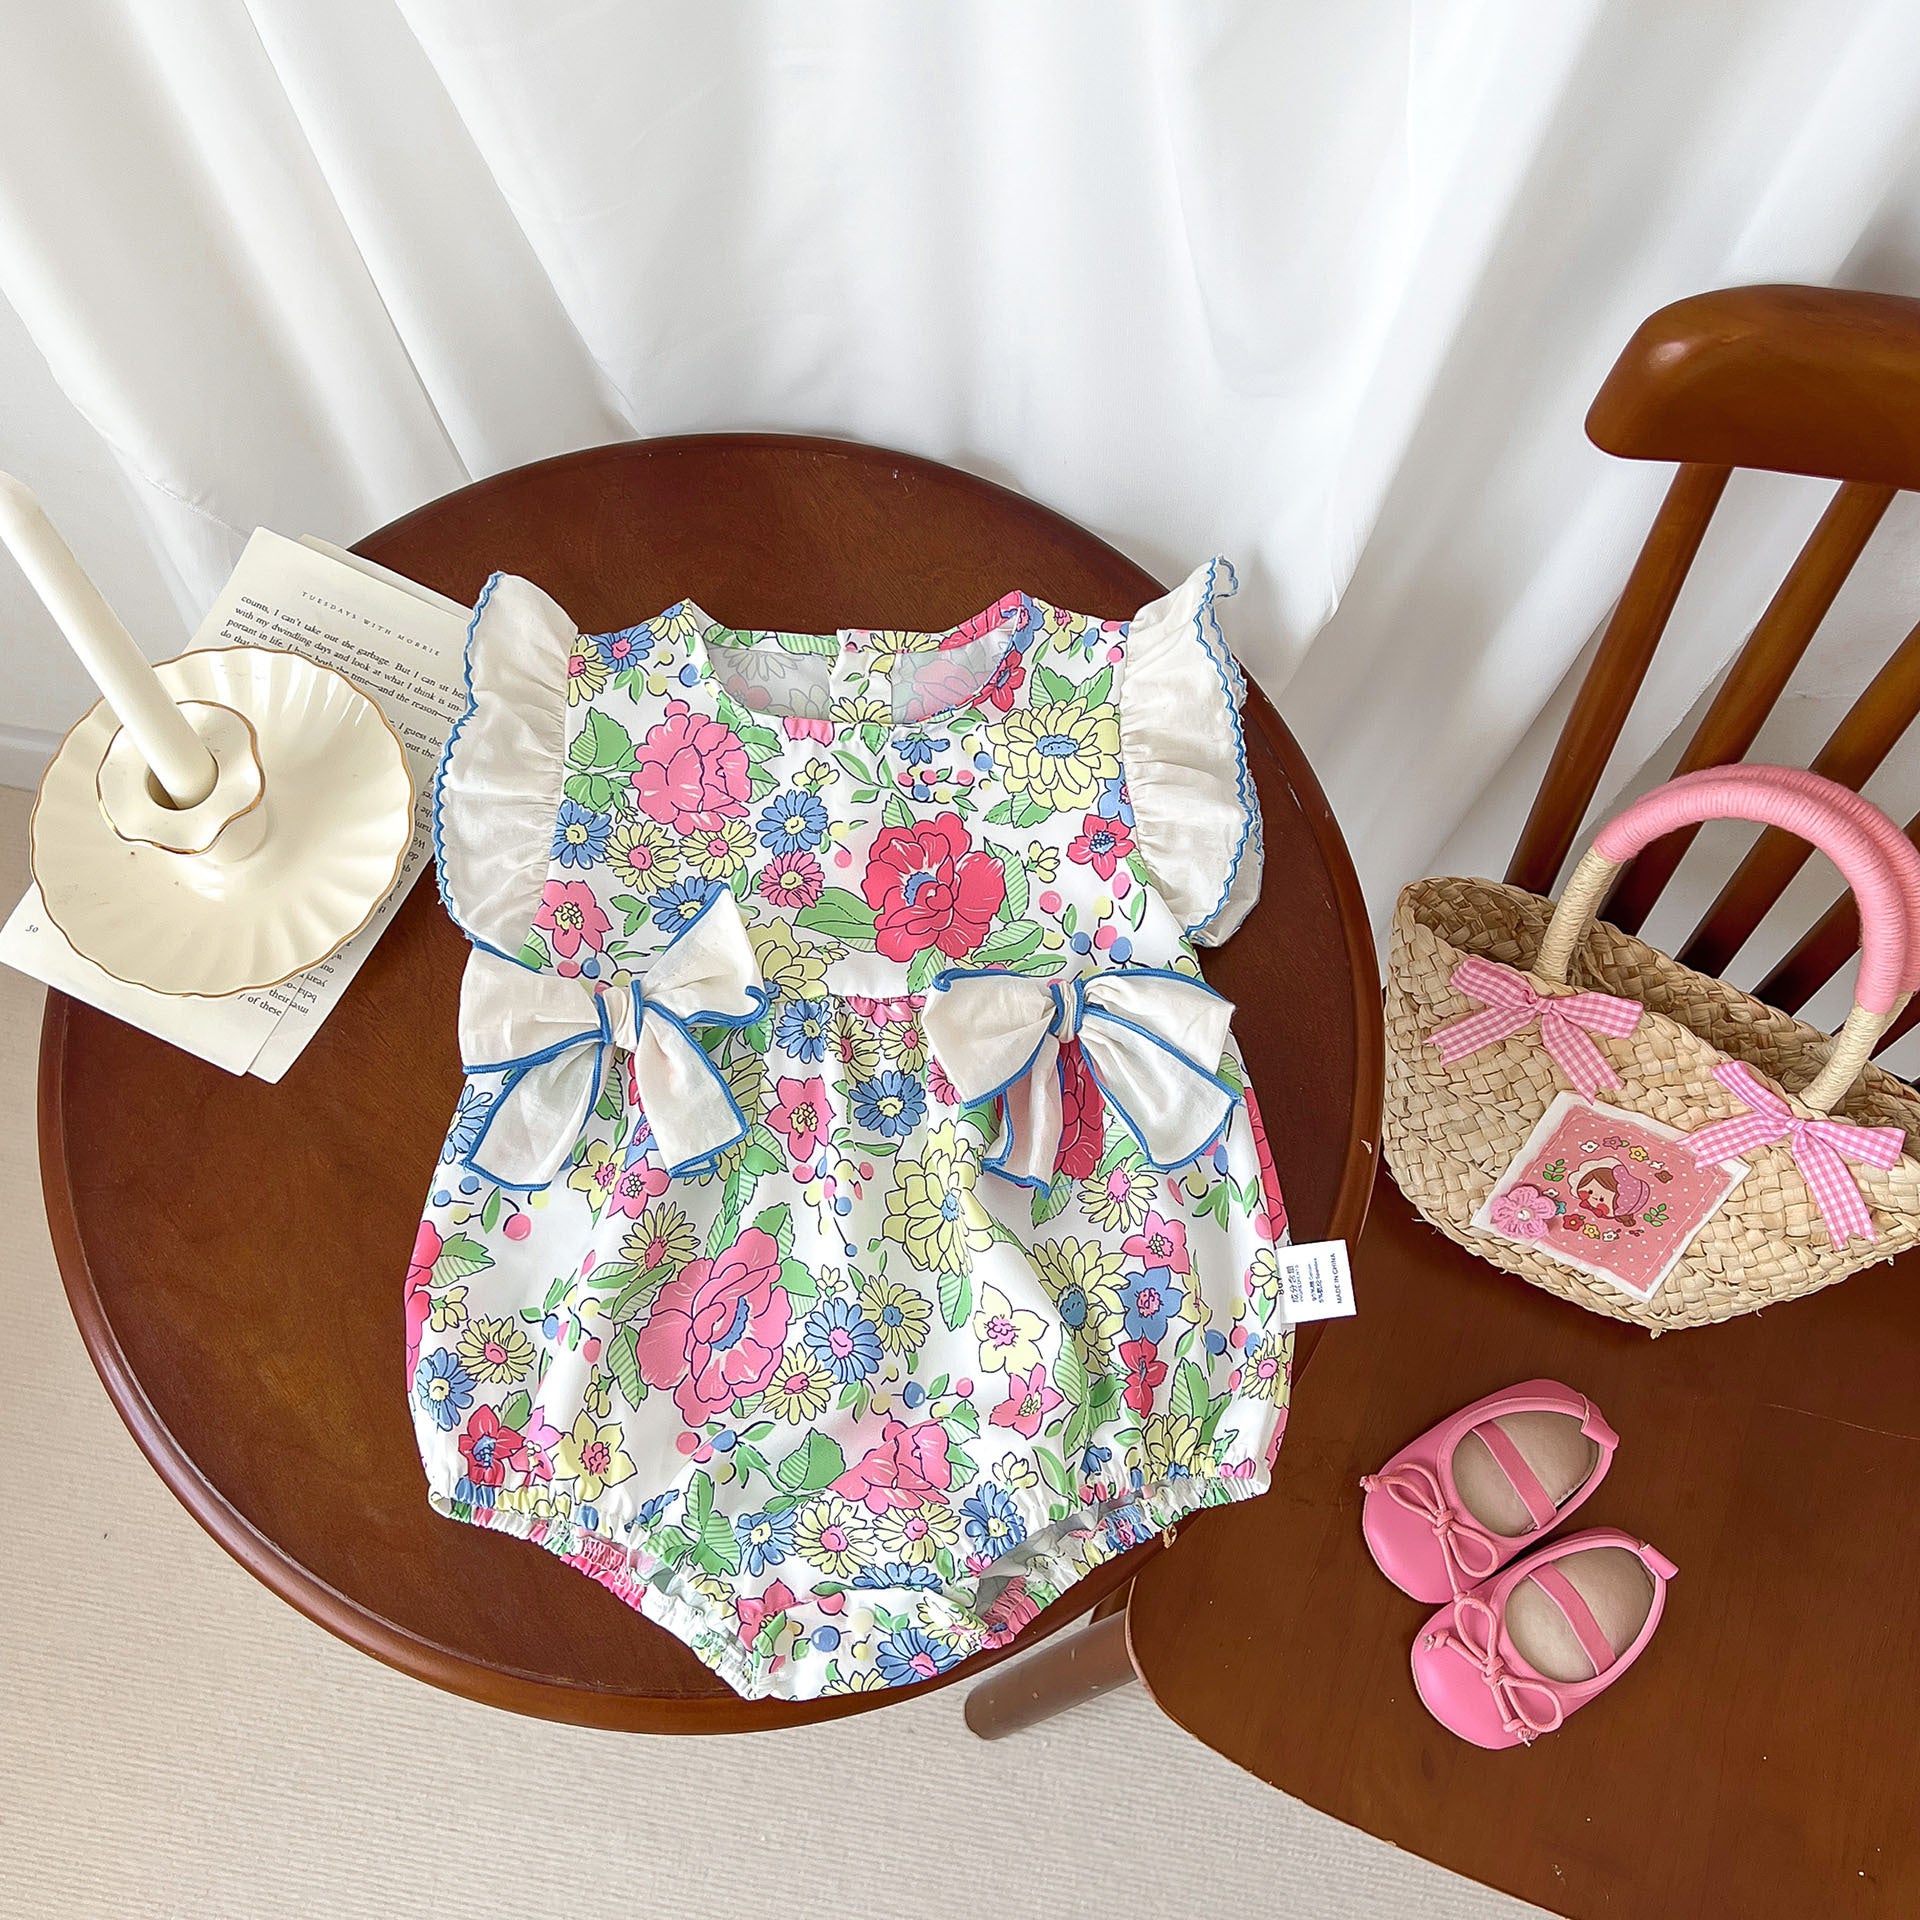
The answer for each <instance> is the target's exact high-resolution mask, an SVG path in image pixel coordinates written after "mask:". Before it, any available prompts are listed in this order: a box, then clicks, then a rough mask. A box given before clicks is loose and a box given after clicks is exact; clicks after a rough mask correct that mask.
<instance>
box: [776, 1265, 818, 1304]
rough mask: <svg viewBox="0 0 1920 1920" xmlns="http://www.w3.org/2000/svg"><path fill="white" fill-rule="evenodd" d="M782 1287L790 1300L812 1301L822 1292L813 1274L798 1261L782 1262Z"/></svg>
mask: <svg viewBox="0 0 1920 1920" xmlns="http://www.w3.org/2000/svg"><path fill="white" fill-rule="evenodd" d="M780 1285H781V1288H782V1290H783V1291H784V1292H785V1294H786V1296H787V1298H788V1299H789V1300H812V1299H815V1298H817V1297H818V1295H819V1292H820V1288H819V1285H818V1283H817V1282H816V1281H815V1280H814V1277H813V1275H812V1273H811V1272H810V1271H809V1270H808V1269H807V1268H805V1267H803V1266H802V1265H801V1264H800V1262H799V1261H798V1260H782V1261H781V1262H780Z"/></svg>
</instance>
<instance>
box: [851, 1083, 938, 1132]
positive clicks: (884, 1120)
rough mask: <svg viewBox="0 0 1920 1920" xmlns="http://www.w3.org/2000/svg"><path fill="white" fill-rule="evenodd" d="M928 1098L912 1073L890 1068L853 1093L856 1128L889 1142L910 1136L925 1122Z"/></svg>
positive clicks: (858, 1087) (856, 1088)
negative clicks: (880, 1134) (864, 1129)
mask: <svg viewBox="0 0 1920 1920" xmlns="http://www.w3.org/2000/svg"><path fill="white" fill-rule="evenodd" d="M926 1112H927V1096H926V1095H925V1093H923V1092H922V1091H921V1088H920V1082H919V1081H918V1080H916V1079H915V1078H914V1077H913V1076H912V1074H910V1073H900V1072H897V1071H895V1070H894V1069H893V1068H888V1069H887V1071H886V1072H884V1073H876V1074H875V1075H874V1076H873V1078H872V1079H871V1080H863V1081H861V1082H860V1084H859V1085H858V1086H857V1087H855V1088H854V1090H853V1120H854V1125H855V1126H860V1127H866V1128H868V1129H870V1130H871V1131H872V1132H874V1133H882V1134H885V1135H886V1136H887V1138H888V1139H890V1140H897V1139H899V1138H900V1136H901V1135H902V1134H907V1133H911V1132H912V1131H913V1130H914V1128H915V1127H917V1126H918V1125H919V1124H920V1122H921V1121H922V1120H923V1119H925V1118H926Z"/></svg>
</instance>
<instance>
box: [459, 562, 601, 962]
mask: <svg viewBox="0 0 1920 1920" xmlns="http://www.w3.org/2000/svg"><path fill="white" fill-rule="evenodd" d="M576 637H577V632H576V629H575V627H574V624H573V622H572V621H571V620H569V619H568V618H567V616H566V614H565V613H564V612H563V611H562V610H561V609H560V608H559V607H558V606H557V605H555V603H554V602H553V601H552V600H551V599H550V598H549V597H548V596H547V595H546V594H544V593H542V592H541V591H540V589H539V588H538V587H536V586H535V585H533V583H532V582H531V581H528V580H522V579H520V578H519V577H518V576H517V575H515V574H511V573H496V574H495V575H494V576H493V578H492V579H491V580H489V581H488V582H487V585H486V590H485V591H484V592H483V593H482V594H481V596H480V598H479V599H478V601H476V602H475V603H474V609H473V620H472V623H471V624H470V625H469V626H468V628H467V657H466V676H467V708H466V711H465V712H464V713H463V714H462V715H461V716H460V718H459V720H458V721H457V722H455V724H454V729H453V732H452V734H451V735H450V736H449V737H448V740H447V745H446V751H445V752H444V753H443V754H442V755H441V758H440V773H439V777H438V779H437V781H436V783H435V786H434V796H433V850H434V863H435V867H436V870H437V873H438V876H439V881H440V897H441V899H442V900H444V901H445V902H446V907H447V911H448V913H450V914H451V915H452V916H453V919H454V924H455V925H456V926H458V927H459V928H460V930H461V932H463V933H464V934H465V935H466V936H467V938H468V939H469V940H472V941H473V942H474V943H475V944H476V945H478V946H481V947H485V948H487V949H489V950H490V951H492V952H494V953H497V954H500V955H501V956H503V957H504V958H506V959H509V960H512V959H516V958H517V957H518V956H519V953H520V948H521V946H522V944H523V943H524V941H525V940H526V937H527V933H528V931H529V930H530V929H531V927H532V925H533V917H534V915H535V914H536V913H537V912H538V911H539V910H540V898H541V894H542V893H543V891H544V890H545V887H546V881H547V871H548V863H549V860H550V858H551V855H552V847H553V829H554V821H555V819H556V817H557V816H558V814H559V811H560V786H561V782H562V781H563V780H564V779H565V778H566V759H565V755H566V743H567V659H568V656H569V654H570V653H571V652H572V650H573V643H574V640H575V639H576Z"/></svg>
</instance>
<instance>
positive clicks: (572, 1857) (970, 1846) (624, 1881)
mask: <svg viewBox="0 0 1920 1920" xmlns="http://www.w3.org/2000/svg"><path fill="white" fill-rule="evenodd" d="M26 812H27V796H25V795H24V794H18V793H14V792H11V791H7V790H0V895H3V896H4V901H5V902H6V903H9V904H10V903H11V902H12V900H13V899H14V898H15V896H16V895H17V894H18V892H19V890H20V888H21V886H22V884H23V882H24V875H25V857H24V834H25V825H26ZM39 1010H40V992H39V989H38V988H37V987H35V986H34V985H33V984H32V983H31V982H29V981H26V980H23V979H22V978H21V977H20V976H19V975H17V974H13V973H9V972H6V971H5V970H4V969H0V1116H4V1118H0V1209H3V1210H4V1211H3V1212H0V1217H3V1218H5V1219H6V1220H7V1221H8V1222H9V1223H10V1224H9V1226H8V1227H7V1229H6V1230H5V1231H4V1232H3V1233H0V1314H4V1321H3V1322H0V1324H4V1326H5V1329H6V1347H7V1356H6V1363H5V1375H4V1377H5V1382H6V1385H5V1389H4V1391H0V1459H3V1460H4V1461H5V1462H6V1463H7V1471H8V1474H9V1476H10V1477H11V1479H12V1480H13V1483H14V1484H15V1485H16V1486H24V1485H40V1486H44V1487H46V1488H47V1489H48V1490H49V1494H50V1499H49V1502H48V1504H46V1505H45V1506H42V1507H40V1508H39V1509H38V1510H36V1511H32V1512H27V1513H22V1514H20V1515H18V1516H17V1519H16V1530H15V1534H14V1540H13V1545H12V1547H11V1548H10V1549H9V1550H8V1551H7V1552H6V1553H5V1554H4V1555H0V1914H4V1915H5V1916H6V1917H7V1920H14V1917H15V1916H19V1920H91V1917H92V1916H101V1920H107V1917H108V1916H111V1920H144V1916H150V1915H166V1916H170V1917H171V1916H179V1920H223V1917H224V1916H229V1915H231V1916H236V1920H238V1917H240V1916H244V1917H245V1920H255V1917H256V1916H265V1915H272V1916H276V1920H278V1917H280V1916H304V1915H314V1916H325V1920H359V1916H367V1920H403V1916H412V1915H421V1916H434V1917H435V1920H464V1917H465V1916H476V1917H477V1916H483V1915H484V1916H492V1915H510V1916H513V1920H536V1917H539V1920H560V1917H561V1916H565V1915H572V1914H580V1913H595V1914H600V1913H605V1914H634V1915H646V1916H649V1920H651V1916H654V1915H660V1916H671V1917H672V1920H680V1917H681V1916H688V1917H690V1920H691V1917H693V1916H703V1915H709V1914H711V1915H715V1916H726V1920H761V1917H762V1916H766V1917H767V1920H772V1917H773V1916H781V1917H782V1920H812V1916H824V1915H845V1916H850V1917H852V1920H866V1916H881V1915H888V1916H892V1915H901V1914H908V1915H914V1914H925V1915H932V1916H938V1917H939V1920H964V1917H965V1916H969V1915H976V1914H991V1915H1000V1916H1026V1915H1035V1916H1046V1917H1047V1920H1069V1917H1071V1920H1077V1916H1081V1915H1089V1916H1091V1915H1125V1914H1140V1913H1148V1914H1163V1915H1167V1916H1171V1917H1176V1920H1188V1917H1189V1916H1210V1915H1214V1914H1229V1913H1231V1914H1233V1915H1236V1916H1242V1917H1244V1920H1255V1917H1256V1916H1263V1915H1285V1916H1288V1920H1313V1917H1314V1916H1319V1915H1327V1916H1334V1915H1338V1916H1341V1920H1355V1917H1356V1916H1370V1915H1383V1916H1384V1915H1393V1916H1419V1920H1455V1917H1459V1920H1466V1917H1467V1916H1475V1917H1476V1920H1479V1917H1483V1916H1495V1915H1521V1914H1525V1913H1529V1912H1532V1911H1533V1909H1531V1908H1526V1907H1523V1906H1521V1905H1519V1904H1518V1903H1517V1902H1514V1901H1509V1900H1506V1899H1504V1898H1501V1897H1499V1896H1496V1895H1493V1894H1489V1893H1487V1892H1485V1891H1484V1890H1482V1889H1480V1888H1478V1887H1476V1886H1474V1885H1472V1884H1471V1883H1470V1882H1468V1881H1464V1880H1460V1879H1457V1878H1455V1877H1454V1876H1453V1875H1451V1874H1447V1873H1443V1872H1441V1871H1440V1870H1438V1869H1437V1868H1434V1867H1430V1866H1428V1865H1427V1864H1426V1863H1425V1862H1423V1861H1419V1860H1414V1859H1411V1858H1409V1857H1407V1856H1405V1855H1403V1854H1400V1853H1397V1852H1395V1851H1394V1849H1392V1848H1391V1847H1387V1846H1384V1845H1382V1844H1381V1843H1379V1842H1378V1841H1375V1840H1372V1839H1369V1838H1368V1837H1366V1836H1365V1835H1362V1834H1359V1833H1355V1832H1353V1831H1351V1830H1350V1829H1348V1828H1346V1827H1343V1826H1341V1825H1339V1824H1338V1823H1337V1822H1335V1821H1332V1820H1329V1819H1327V1818H1325V1817H1324V1816H1323V1815H1321V1814H1318V1813H1315V1812H1313V1811H1311V1810H1310V1809H1309V1808H1306V1807H1304V1806H1301V1805H1299V1804H1298V1803H1297V1802H1295V1801H1292V1800H1289V1799H1287V1798H1286V1797H1285V1796H1284V1795H1281V1794H1278V1793H1274V1792H1273V1791H1271V1790H1270V1789H1269V1788H1267V1787H1266V1786H1264V1785H1262V1784H1261V1783H1260V1782H1258V1781H1256V1780H1254V1779H1252V1778H1251V1777H1250V1776H1248V1775H1245V1774H1243V1773H1241V1772H1239V1771H1238V1769H1236V1768H1234V1767H1232V1766H1230V1765H1228V1764H1227V1763H1226V1762H1225V1761H1223V1760H1221V1759H1218V1758H1217V1757H1216V1756H1215V1755H1213V1754H1211V1753H1209V1752H1208V1751H1207V1750H1206V1749H1205V1748H1203V1747H1201V1746H1199V1745H1198V1744H1197V1743H1195V1742H1194V1741H1192V1740H1189V1739H1188V1738H1187V1737H1186V1735H1184V1734H1183V1733H1181V1732H1179V1731H1178V1730H1177V1729H1176V1728H1175V1727H1174V1726H1173V1725H1172V1724H1171V1723H1170V1722H1168V1721H1166V1720H1164V1719H1163V1718H1161V1716H1160V1715H1159V1714H1158V1713H1157V1712H1156V1711H1155V1709H1154V1708H1153V1707H1152V1706H1151V1705H1150V1704H1149V1703H1148V1702H1147V1700H1146V1699H1145V1698H1144V1697H1143V1696H1142V1695H1140V1694H1139V1693H1138V1692H1137V1691H1134V1692H1130V1693H1126V1694H1120V1695H1114V1696H1111V1697H1110V1698H1108V1699H1106V1700H1103V1701H1099V1702H1096V1703H1095V1704H1094V1705H1092V1706H1090V1707H1086V1708H1083V1709H1082V1710H1081V1711H1080V1712H1078V1713H1077V1714H1075V1715H1073V1716H1072V1717H1071V1718H1070V1719H1066V1720H1059V1721H1055V1722H1054V1723H1053V1724H1052V1725H1051V1726H1049V1727H1046V1728H1043V1729H1041V1730H1039V1731H1037V1732H1033V1733H1029V1734H1025V1735H1022V1736H1018V1737H1016V1738H1014V1739H1012V1740H1008V1741H1005V1742H1002V1743H1000V1744H998V1745H995V1746H987V1745H985V1744H983V1743H982V1742H980V1741H977V1740H975V1739H974V1738H973V1737H972V1736H971V1735H970V1734H969V1733H968V1732H967V1731H966V1729H965V1727H964V1726H963V1724H962V1722H961V1719H960V1695H959V1693H958V1692H957V1691H949V1692H946V1693H942V1694H937V1695H935V1696H934V1697H932V1698H931V1699H927V1700H922V1701H918V1702H915V1703H913V1704H911V1705H907V1706H902V1707H896V1708H893V1709H891V1710H889V1711H885V1712H881V1713H873V1714H867V1715H864V1716H861V1717H860V1718H857V1719H853V1720H846V1721H841V1722H840V1723H838V1724H837V1725H833V1726H827V1727H819V1728H808V1729H805V1730H802V1731H800V1732H797V1733H789V1734H772V1735H763V1736H756V1737H754V1738H751V1739H733V1740H678V1741H672V1742H669V1741H666V1740H663V1739H642V1738H630V1737H622V1736H619V1735H613V1734H600V1733H583V1732H578V1731H575V1730H574V1729H571V1728H566V1727H556V1726H549V1725H546V1724H544V1723H543V1722H538V1721H532V1720H522V1719H517V1718H514V1717H513V1716H510V1715H507V1714H502V1713H494V1712H491V1711H489V1710H488V1709H486V1708H484V1707H476V1706H471V1705H469V1704H468V1703H467V1702H465V1701H462V1700H456V1699H453V1698H451V1697H449V1696H447V1695H445V1694H441V1693H436V1692H434V1691H432V1690H431V1689H429V1688H427V1687H423V1686H420V1685H418V1684H416V1683H415V1682H413V1681H411V1680H407V1679H404V1678H402V1677H401V1676H400V1675H398V1674H396V1673H390V1672H388V1671H387V1670H386V1669H385V1668H384V1667H380V1666H376V1665H375V1664H374V1663H373V1662H372V1661H371V1660H367V1659H364V1658H362V1657H361V1656H360V1655H359V1654H357V1653H354V1652H353V1651H352V1650H351V1649H349V1648H348V1647H345V1646H343V1645H341V1644H340V1643H339V1642H338V1641H336V1640H334V1639H332V1638H330V1637H329V1636H328V1635H327V1634H325V1633H323V1632H321V1631H320V1629H319V1628H317V1627H313V1626H310V1625H308V1623H307V1622H306V1621H305V1620H303V1619H301V1618H300V1617H299V1616H298V1615H297V1614H295V1613H294V1612H293V1611H292V1610H291V1609H290V1608H288V1607H286V1606H283V1605H282V1604H281V1603H280V1602H279V1601H278V1600H276V1599H274V1598H273V1596H272V1595H271V1594H269V1593H268V1592H267V1591H266V1589H265V1588H263V1587H261V1586H258V1585H257V1584H256V1583H255V1582H254V1581H253V1580H252V1579H251V1578H250V1577H249V1576H248V1575H247V1574H245V1573H243V1572H241V1570H240V1569H239V1568H238V1567H237V1566H236V1565H234V1564H233V1563H232V1562H231V1561H229V1560H228V1559H227V1557H226V1556H225V1555H224V1554H223V1553H222V1552H221V1551H220V1549H219V1548H218V1547H216V1546H215V1545H214V1544H213V1543H212V1542H211V1541H210V1540H208V1539H207V1538H206V1536H205V1535H203V1534H202V1533H201V1532H200V1530H199V1529H198V1528H197V1527H196V1526H195V1525H194V1524H193V1522H192V1521H191V1520H189V1519H188V1518H187V1516H186V1514H185V1513H184V1512H183V1511H182V1510H181V1509H180V1508H179V1507H178V1506H177V1505H176V1504H175V1503H174V1501H173V1499H172V1497H171V1496H170V1495H169V1494H168V1493H167V1492H166V1491H165V1489H164V1488H162V1486H161V1485H160V1483H159V1481H158V1480H156V1479H155V1478H154V1476H153V1474H152V1472H151V1470H150V1469H149V1468H148V1466H147V1464H146V1462H145V1461H144V1460H143V1459H142V1458H141V1456H140V1454H139V1453H138V1451H137V1450H136V1449H135V1447H134V1445H133V1442H132V1441H131V1440H130V1439H129V1438H128V1437H127V1435H126V1433H125V1431H124V1430H123V1429H122V1427H121V1425H120V1422H119V1420H118V1418H117V1417H116V1416H115V1414H114V1413H113V1410H112V1409H111V1408H110V1407H109V1406H108V1404H107V1401H106V1396H105V1395H104V1394H103V1393H102V1392H101V1390H100V1386H99V1384H98V1382H97V1381H96V1380H95V1378H94V1375H93V1371H92V1369H91V1367H90V1366H89V1365H88V1363H87V1359H86V1356H85V1354H84V1352H83V1351H82V1350H81V1346H80V1342H79V1338H78V1336H77V1335H76V1334H75V1332H74V1329H73V1324H72V1321H71V1320H70V1319H69V1318H68V1315H67V1309H66V1302H65V1299H64V1297H63V1295H62V1293H61V1290H60V1282H59V1278H58V1276H57V1275H56V1273H55V1271H54V1266H53V1255H52V1251H51V1249H50V1247H49V1246H48V1243H47V1236H46V1227H45V1223H44V1219H43V1216H42V1212H41V1206H40V1190H39V1177H38V1172H37V1169H36V1165H35V1149H34V1137H33V1075H34V1049H35V1044H36V1038H37V1033H38V1028H39Z"/></svg>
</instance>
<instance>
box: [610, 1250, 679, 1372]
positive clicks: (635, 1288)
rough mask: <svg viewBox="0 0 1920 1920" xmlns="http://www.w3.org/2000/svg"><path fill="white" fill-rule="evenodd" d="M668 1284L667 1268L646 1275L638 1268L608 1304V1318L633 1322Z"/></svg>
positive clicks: (656, 1268)
mask: <svg viewBox="0 0 1920 1920" xmlns="http://www.w3.org/2000/svg"><path fill="white" fill-rule="evenodd" d="M666 1284H667V1270H666V1268H665V1267H654V1268H652V1269H651V1270H650V1271H648V1272H644V1273H643V1272H641V1271H639V1270H638V1269H637V1268H636V1269H635V1270H634V1275H633V1278H632V1279H631V1280H629V1281H628V1282H627V1284H626V1285H625V1286H624V1287H622V1288H621V1289H620V1291H619V1292H618V1293H616V1294H615V1295H614V1296H613V1299H612V1300H611V1301H610V1302H609V1303H608V1305H607V1318H608V1319H609V1320H614V1321H619V1320H631V1319H633V1318H634V1317H635V1316H636V1315H638V1314H642V1313H644V1312H645V1311H646V1310H647V1309H648V1308H649V1307H650V1306H652V1305H653V1303H654V1299H655V1297H656V1296H657V1295H658V1294H659V1291H660V1289H661V1288H662V1287H664V1286H665V1285H666ZM637 1397H638V1396H637V1395H635V1394H631V1393H630V1394H628V1395H627V1398H628V1399H629V1400H632V1399H636V1398H637Z"/></svg>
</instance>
